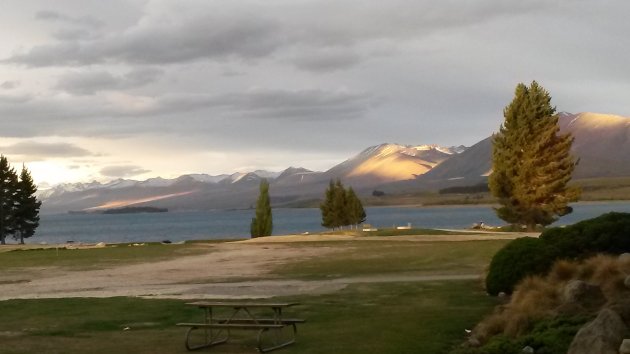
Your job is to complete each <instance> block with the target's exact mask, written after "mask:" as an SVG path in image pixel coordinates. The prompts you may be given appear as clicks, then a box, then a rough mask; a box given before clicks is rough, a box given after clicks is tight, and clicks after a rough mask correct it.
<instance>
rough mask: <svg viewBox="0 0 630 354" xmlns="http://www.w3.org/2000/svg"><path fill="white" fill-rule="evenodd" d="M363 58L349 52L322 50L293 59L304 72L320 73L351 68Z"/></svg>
mask: <svg viewBox="0 0 630 354" xmlns="http://www.w3.org/2000/svg"><path fill="white" fill-rule="evenodd" d="M361 60H362V58H361V57H360V56H359V55H358V54H356V53H354V52H351V51H348V50H339V49H337V50H330V49H327V50H321V51H319V52H314V53H304V54H301V55H300V56H298V57H296V58H295V59H293V61H292V62H293V64H294V65H295V66H296V67H297V68H299V69H302V70H306V71H313V72H316V73H319V72H331V71H337V70H343V69H347V68H350V67H352V66H354V65H356V64H358V63H359V62H361Z"/></svg>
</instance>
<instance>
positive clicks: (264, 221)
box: [250, 179, 273, 238]
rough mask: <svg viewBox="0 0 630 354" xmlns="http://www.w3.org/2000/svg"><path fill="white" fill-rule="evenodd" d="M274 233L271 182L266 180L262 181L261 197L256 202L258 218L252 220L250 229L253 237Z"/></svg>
mask: <svg viewBox="0 0 630 354" xmlns="http://www.w3.org/2000/svg"><path fill="white" fill-rule="evenodd" d="M272 231H273V217H272V215H271V202H270V200H269V182H267V180H266V179H263V180H262V181H260V195H259V196H258V200H257V201H256V216H255V217H254V218H252V224H251V228H250V232H251V236H252V238H254V237H261V236H269V235H271V232H272Z"/></svg>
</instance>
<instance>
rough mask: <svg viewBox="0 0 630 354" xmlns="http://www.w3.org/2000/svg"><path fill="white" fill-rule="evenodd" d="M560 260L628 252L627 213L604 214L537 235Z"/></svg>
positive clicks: (628, 222)
mask: <svg viewBox="0 0 630 354" xmlns="http://www.w3.org/2000/svg"><path fill="white" fill-rule="evenodd" d="M540 239H541V240H543V241H544V242H545V243H546V244H549V245H551V246H552V247H554V248H556V249H557V251H558V253H559V256H561V257H562V258H580V259H582V258H587V257H590V256H592V255H594V254H596V253H609V254H621V253H624V252H628V251H630V214H629V213H614V212H613V213H607V214H603V215H601V216H598V217H596V218H593V219H588V220H584V221H581V222H579V223H576V224H573V225H570V226H567V227H563V228H560V227H555V228H552V229H548V230H546V231H545V232H543V233H542V235H540Z"/></svg>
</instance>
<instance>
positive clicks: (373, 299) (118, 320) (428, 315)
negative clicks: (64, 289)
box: [0, 281, 495, 354]
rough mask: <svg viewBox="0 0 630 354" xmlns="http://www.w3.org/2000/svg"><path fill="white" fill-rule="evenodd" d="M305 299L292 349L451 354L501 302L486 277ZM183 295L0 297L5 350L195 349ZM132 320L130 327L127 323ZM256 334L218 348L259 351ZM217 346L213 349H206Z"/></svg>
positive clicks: (192, 314)
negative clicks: (187, 338)
mask: <svg viewBox="0 0 630 354" xmlns="http://www.w3.org/2000/svg"><path fill="white" fill-rule="evenodd" d="M279 300H294V301H299V302H300V303H301V305H299V306H297V307H295V308H292V309H289V310H287V311H286V313H287V314H288V315H289V316H292V317H293V316H296V317H303V318H306V319H307V323H305V324H303V325H300V326H299V328H298V342H297V343H296V344H295V345H293V346H290V347H288V348H285V349H282V352H283V353H287V354H290V353H304V354H310V353H349V354H351V353H417V354H422V353H427V354H429V353H431V354H436V353H446V352H448V350H449V349H450V348H452V347H453V346H454V345H456V344H457V343H459V342H461V340H463V338H464V329H465V328H471V327H472V326H473V325H474V323H475V322H476V321H478V320H479V319H480V317H481V316H483V315H484V314H485V313H487V312H488V311H489V310H490V309H491V308H492V306H494V305H495V299H493V298H490V297H488V296H486V295H485V293H483V292H482V291H480V289H479V288H478V285H477V283H476V282H472V281H451V282H431V283H389V284H358V285H353V286H349V287H348V288H346V289H344V290H342V291H340V292H337V293H334V294H329V295H319V296H299V297H292V298H290V299H279ZM184 303H185V301H179V300H146V299H135V298H109V299H81V298H79V299H45V300H10V301H4V302H0V313H1V314H2V321H0V341H1V342H2V346H0V353H70V354H71V353H85V352H90V353H139V354H141V353H158V354H159V353H186V350H185V349H184V347H183V338H184V333H185V329H184V328H179V327H175V326H174V324H175V323H177V322H190V321H198V320H200V316H201V312H200V311H199V310H198V309H197V308H194V307H191V306H187V305H185V304H184ZM125 327H130V329H129V330H124V328H125ZM254 346H255V333H254V332H243V331H241V332H238V333H237V335H236V337H235V341H233V342H230V343H228V344H224V345H222V346H220V347H217V348H216V350H208V351H213V352H221V353H255V352H256V351H255V349H254ZM201 352H207V351H203V350H202V351H201Z"/></svg>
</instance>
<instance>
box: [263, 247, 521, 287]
mask: <svg viewBox="0 0 630 354" xmlns="http://www.w3.org/2000/svg"><path fill="white" fill-rule="evenodd" d="M507 242H509V240H489V241H459V242H414V241H392V242H386V241H385V242H384V241H350V242H335V243H334V244H331V243H321V244H318V245H308V246H311V247H312V246H319V247H335V246H336V247H339V249H341V251H339V252H334V253H332V254H328V255H326V256H325V257H321V258H306V259H303V260H301V261H295V262H291V263H289V264H284V265H281V266H278V267H276V268H275V269H274V271H273V273H274V274H277V275H280V276H282V277H286V278H298V279H322V278H340V277H351V276H362V275H370V274H392V273H422V274H477V273H481V272H482V271H483V269H484V268H485V266H486V265H487V264H489V263H490V260H491V259H492V256H493V255H494V254H495V253H496V252H497V251H498V250H499V249H500V248H501V247H503V246H504V245H505V244H506V243H507Z"/></svg>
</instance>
